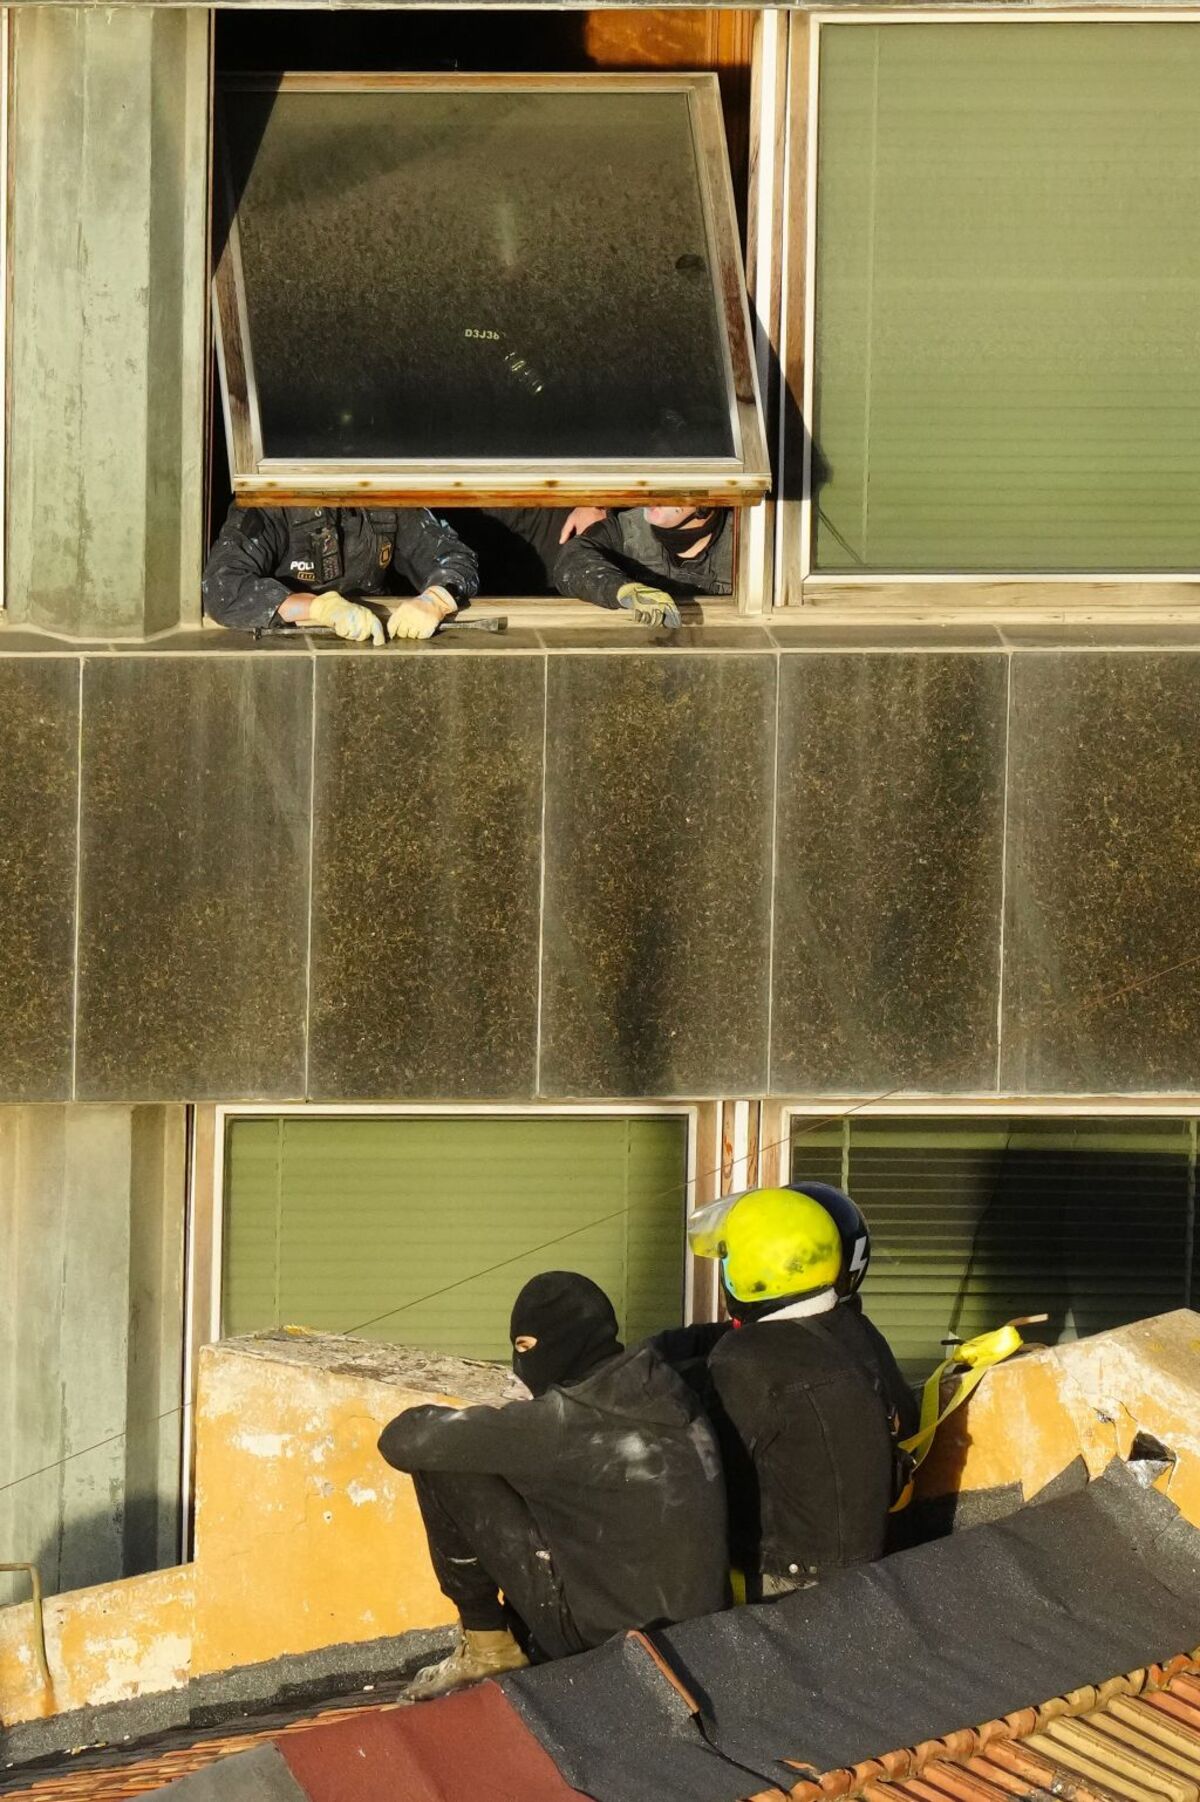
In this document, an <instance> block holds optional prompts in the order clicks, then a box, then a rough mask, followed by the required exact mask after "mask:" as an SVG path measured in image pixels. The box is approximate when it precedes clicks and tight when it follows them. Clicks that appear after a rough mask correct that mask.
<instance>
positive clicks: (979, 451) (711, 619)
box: [0, 3, 1200, 1588]
mask: <svg viewBox="0 0 1200 1802" xmlns="http://www.w3.org/2000/svg"><path fill="white" fill-rule="evenodd" d="M5 44H6V58H7V61H6V78H7V79H6V113H5V133H6V140H5V141H6V146H7V158H8V167H9V171H10V178H9V188H8V196H7V202H6V206H7V212H6V216H5V220H4V233H5V249H6V256H7V291H8V300H9V304H8V313H7V322H6V370H7V410H6V420H5V432H6V467H7V483H6V492H5V503H4V506H5V515H4V530H5V578H4V583H5V588H4V600H5V612H4V621H3V623H2V624H0V691H2V694H3V704H2V705H0V866H2V867H3V871H4V883H3V892H4V894H5V896H6V898H7V907H6V927H5V931H4V932H3V933H2V934H0V1046H2V1055H0V1102H2V1103H3V1105H2V1107H0V1198H2V1210H3V1215H2V1217H3V1219H4V1222H5V1241H6V1246H7V1248H8V1252H9V1255H8V1256H7V1257H6V1258H5V1261H4V1270H5V1275H4V1281H5V1284H6V1297H5V1299H6V1306H5V1308H4V1309H3V1311H2V1320H3V1324H2V1325H0V1334H2V1335H3V1346H4V1350H3V1358H4V1368H5V1371H6V1377H7V1380H6V1381H5V1383H4V1385H3V1392H4V1395H5V1397H6V1402H5V1407H6V1410H7V1417H6V1421H5V1429H4V1431H3V1434H2V1435H0V1443H2V1444H3V1448H4V1449H3V1453H2V1454H0V1545H5V1546H7V1548H8V1549H7V1550H6V1551H5V1552H4V1553H3V1554H2V1555H3V1556H4V1557H5V1558H8V1559H31V1558H32V1559H37V1560H38V1561H39V1563H40V1564H41V1566H42V1569H43V1576H44V1579H45V1581H46V1583H47V1586H48V1587H49V1588H55V1587H58V1588H69V1587H77V1586H79V1585H81V1584H84V1583H87V1582H91V1581H100V1580H102V1579H105V1578H108V1577H112V1576H116V1575H119V1574H121V1573H122V1572H132V1571H136V1570H141V1569H147V1568H152V1567H153V1566H154V1565H155V1564H156V1563H173V1562H174V1561H175V1559H176V1557H177V1555H178V1552H179V1548H180V1545H181V1543H186V1530H187V1493H188V1437H189V1434H188V1411H189V1401H190V1395H191V1383H192V1372H193V1369H194V1361H195V1354H196V1351H197V1349H198V1347H199V1346H200V1345H201V1344H203V1343H205V1342H206V1341H207V1340H209V1339H211V1338H214V1337H217V1336H219V1335H220V1334H221V1333H222V1332H223V1331H229V1330H234V1331H246V1330H253V1329H254V1328H257V1327H260V1326H269V1325H273V1324H284V1323H297V1324H302V1325H308V1326H312V1327H315V1328H319V1329H321V1330H324V1331H350V1330H356V1331H357V1330H361V1331H364V1332H367V1333H372V1332H374V1333H378V1334H382V1335H383V1336H388V1337H394V1338H398V1339H411V1340H415V1341H416V1342H417V1343H421V1344H429V1345H431V1346H435V1347H437V1348H438V1349H441V1350H446V1351H457V1352H460V1353H467V1354H470V1355H478V1356H499V1355H502V1353H503V1340H504V1320H505V1318H506V1309H507V1304H508V1301H509V1300H510V1299H511V1295H512V1293H513V1292H514V1290H515V1288H516V1286H517V1284H518V1283H519V1281H520V1280H521V1279H522V1278H523V1276H525V1275H527V1274H529V1273H530V1272H531V1271H532V1270H533V1269H536V1268H540V1267H544V1266H545V1265H547V1264H566V1265H572V1264H579V1265H581V1267H584V1268H587V1269H588V1270H590V1271H591V1272H592V1273H593V1274H595V1275H597V1276H598V1277H599V1278H600V1279H601V1280H603V1281H605V1283H606V1284H607V1286H608V1287H609V1288H610V1289H611V1290H612V1291H613V1293H614V1295H615V1296H617V1298H618V1300H619V1304H620V1311H621V1314H622V1318H623V1321H624V1322H625V1325H626V1330H627V1331H629V1332H631V1333H637V1332H640V1331H644V1330H649V1328H650V1327H651V1326H653V1325H654V1324H656V1323H657V1322H658V1321H660V1320H661V1319H663V1318H664V1317H667V1318H670V1317H672V1316H674V1317H675V1318H679V1317H680V1316H681V1315H682V1314H683V1313H684V1312H698V1313H703V1312H704V1311H705V1310H706V1309H708V1308H710V1307H711V1306H712V1305H713V1302H714V1297H713V1295H712V1293H711V1290H710V1289H709V1288H708V1287H707V1286H706V1278H705V1276H704V1274H703V1273H697V1272H693V1271H692V1270H691V1269H690V1268H689V1266H688V1263H687V1259H686V1257H685V1252H684V1235H683V1219H684V1213H685V1210H686V1208H687V1206H688V1205H690V1204H693V1203H695V1202H697V1201H701V1202H702V1201H704V1200H706V1199H708V1198H709V1197H711V1196H712V1195H714V1194H716V1193H719V1192H720V1191H721V1190H722V1189H723V1188H727V1187H729V1186H731V1185H738V1184H743V1183H746V1182H749V1181H754V1180H757V1179H763V1180H772V1179H775V1180H778V1179H781V1178H782V1177H784V1176H785V1175H786V1174H787V1173H788V1172H794V1173H795V1174H798V1175H799V1174H808V1175H812V1176H820V1177H823V1178H825V1179H826V1180H834V1181H841V1182H843V1183H848V1184H849V1186H850V1187H851V1188H852V1189H853V1191H854V1193H855V1194H856V1195H857V1196H858V1197H859V1199H860V1200H861V1201H862V1202H863V1203H864V1204H865V1205H866V1207H867V1211H868V1213H869V1214H870V1216H871V1218H872V1221H873V1223H874V1225H875V1229H876V1257H875V1264H874V1268H873V1271H872V1275H871V1277H870V1279H869V1285H868V1296H869V1305H870V1306H871V1308H872V1311H873V1312H874V1313H875V1315H876V1317H877V1318H878V1319H879V1320H880V1321H881V1323H882V1324H884V1325H885V1326H886V1327H887V1328H888V1329H889V1331H890V1332H891V1333H892V1334H893V1336H894V1337H895V1339H896V1341H897V1344H898V1348H899V1349H900V1351H901V1353H902V1354H903V1356H904V1358H905V1359H906V1361H907V1363H908V1365H909V1367H910V1368H911V1370H912V1371H913V1373H914V1375H915V1374H917V1373H919V1372H920V1371H922V1370H925V1369H928V1368H929V1366H930V1365H931V1364H932V1363H934V1362H935V1361H936V1360H937V1358H938V1357H939V1356H940V1355H941V1347H942V1344H943V1342H944V1341H945V1340H946V1339H948V1338H949V1339H953V1338H955V1337H963V1336H966V1335H967V1334H968V1333H969V1332H971V1331H975V1330H978V1329H979V1328H980V1327H981V1326H984V1325H989V1324H999V1323H1000V1321H1002V1320H1003V1319H1005V1318H1008V1317H1009V1316H1010V1315H1013V1314H1023V1313H1032V1312H1043V1311H1044V1312H1047V1313H1048V1314H1049V1315H1050V1317H1051V1318H1050V1321H1049V1322H1048V1324H1047V1328H1046V1332H1047V1334H1048V1335H1049V1336H1051V1337H1070V1336H1072V1335H1073V1334H1075V1333H1076V1332H1084V1331H1088V1330H1093V1329H1095V1328H1099V1327H1103V1326H1108V1325H1113V1324H1117V1323H1118V1322H1120V1321H1123V1320H1126V1319H1131V1318H1136V1317H1139V1316H1141V1315H1143V1314H1149V1313H1157V1312H1161V1311H1163V1310H1165V1309H1167V1308H1169V1307H1172V1306H1178V1305H1186V1304H1188V1303H1189V1302H1190V1301H1191V1298H1192V1282H1193V1273H1194V1268H1195V1232H1194V1217H1195V1188H1196V1183H1195V1174H1196V1164H1197V1129H1196V1121H1197V1119H1200V1026H1198V1024H1197V1010H1196V1006H1195V1002H1196V997H1197V978H1198V973H1200V951H1197V948H1196V928H1195V922H1196V918H1197V897H1198V893H1200V851H1198V849H1197V847H1198V845H1200V748H1198V747H1200V737H1198V734H1197V730H1196V723H1197V712H1198V709H1197V700H1196V684H1197V681H1198V679H1200V612H1198V611H1197V601H1198V598H1200V583H1198V579H1197V576H1196V570H1197V567H1198V566H1200V511H1198V509H1197V507H1196V502H1195V495H1196V492H1197V477H1198V476H1200V325H1198V324H1197V321H1198V320H1200V307H1198V306H1197V300H1198V299H1200V225H1198V223H1197V221H1198V220H1200V205H1197V202H1198V201H1200V192H1198V190H1200V129H1198V124H1197V112H1196V102H1195V94H1196V92H1197V91H1198V86H1200V84H1198V83H1197V81H1196V79H1195V77H1196V75H1197V74H1198V73H1200V14H1196V15H1193V14H1191V13H1189V11H1188V10H1187V9H1186V8H1184V7H1169V8H1168V7H1162V8H1160V7H1157V6H1155V5H1152V4H1144V5H1141V6H1134V7H1127V8H1125V9H1123V10H1112V9H1109V8H1107V7H1102V6H1098V5H1091V6H1087V7H1083V8H1077V9H1075V10H1072V11H1066V10H1062V9H1051V8H1047V9H1044V10H1036V9H1030V8H1028V7H1026V6H1019V7H1018V6H1014V7H1012V8H1011V9H1010V8H1007V7H1006V6H1004V5H1003V4H999V5H990V6H987V7H978V8H975V9H972V8H970V7H969V6H966V7H959V8H945V9H942V8H930V7H925V8H923V9H909V8H907V7H905V6H903V5H895V4H891V5H887V6H883V7H880V8H877V9H876V10H874V11H867V10H864V9H856V8H850V7H847V8H845V9H840V8H839V7H837V6H836V5H831V6H828V7H826V8H824V9H823V10H821V11H810V10H806V9H801V8H797V9H771V10H761V11H754V12H750V11H731V10H728V9H711V10H707V11H704V10H690V9H648V8H646V9H644V8H640V7H631V8H627V9H614V10H608V11H606V10H603V9H598V10H590V11H585V10H581V9H580V10H556V9H552V8H549V7H547V8H544V9H543V8H531V9H527V10H525V11H509V10H499V9H497V10H495V11H493V10H491V9H489V8H486V7H485V8H481V9H478V10H475V11H472V10H470V9H466V8H463V9H455V8H449V7H447V8H444V9H441V10H439V11H435V12H429V11H419V10H415V9H406V8H403V7H401V8H392V7H384V6H379V7H374V6H370V7H364V8H362V9H359V10H351V11H342V10H338V11H335V12H327V11H323V10H322V9H320V8H317V7H312V8H304V9H296V10H293V11H285V10H282V9H275V8H271V7H264V8H254V7H250V6H248V5H245V4H238V5H234V6H230V7H228V8H226V9H224V10H219V11H210V10H209V9H205V8H202V7H190V6H181V7H167V6H162V7H158V6H154V5H143V6H137V5H125V4H119V5H115V6H112V7H109V8H106V9H98V8H93V7H82V6H81V7H76V6H69V5H58V4H52V3H47V4H17V5H12V6H10V7H9V8H8V12H7V32H6V39H5ZM279 69H288V70H299V71H309V72H312V71H322V70H325V71H331V72H333V74H335V75H337V76H339V77H342V76H344V75H346V74H347V72H350V71H360V72H367V73H368V74H370V75H373V76H374V77H378V76H380V75H385V74H388V73H389V72H397V73H403V74H412V73H413V72H417V73H424V72H428V73H430V74H431V76H437V77H444V76H445V75H446V73H447V71H451V70H453V71H464V70H465V71H467V72H496V71H503V72H505V73H506V75H511V74H513V73H514V72H516V73H528V74H530V75H531V76H535V75H537V74H538V73H539V72H540V73H542V74H544V73H546V72H563V73H567V74H572V75H575V74H578V75H580V76H584V77H586V78H587V80H588V81H589V82H596V83H600V84H603V82H604V80H605V79H606V77H615V76H616V75H617V74H618V73H619V74H620V75H621V77H622V78H623V79H624V78H625V77H627V76H630V75H639V76H640V75H650V74H654V73H657V74H659V75H662V74H663V73H671V72H676V71H679V72H692V71H697V70H699V71H711V72H714V73H715V74H716V76H717V77H718V79H719V83H720V95H721V99H722V103H723V112H724V127H725V136H726V148H725V149H724V150H723V151H722V153H721V154H722V155H723V156H725V155H727V159H728V160H727V165H726V166H727V170H728V179H729V180H730V182H731V184H732V195H733V202H734V208H735V210H736V214H737V218H738V221H739V228H740V231H741V234H742V248H743V252H744V259H745V277H746V284H747V288H748V292H749V297H750V303H751V319H752V345H753V354H754V358H755V363H756V370H757V377H758V389H759V403H760V405H761V418H762V420H763V422H764V427H765V437H766V444H767V447H768V450H769V453H770V458H771V466H772V487H771V493H770V496H769V498H768V499H767V500H766V501H765V502H762V503H760V504H759V505H757V506H754V507H752V508H747V509H746V510H745V511H744V512H742V513H741V515H740V517H739V522H738V578H737V585H736V593H735V595H734V596H733V597H732V598H731V599H728V600H721V601H714V602H705V603H704V604H703V606H702V608H701V609H699V610H698V612H697V613H696V614H694V615H693V616H692V617H690V618H689V620H688V622H687V623H686V624H685V627H684V628H683V629H682V630H681V631H680V632H678V633H676V634H656V633H653V632H650V633H647V632H646V631H644V630H641V629H639V628H637V627H635V626H634V625H633V624H632V623H631V622H630V621H629V620H628V619H627V617H626V616H623V615H620V614H604V613H602V612H600V611H598V610H596V609H591V608H587V607H585V606H583V605H582V604H577V603H571V602H567V601H563V602H561V603H560V602H557V601H553V602H552V601H544V600H543V601H540V602H539V601H533V600H530V601H524V600H512V599H509V600H506V601H503V602H500V601H496V600H488V599H486V598H485V599H484V601H483V602H482V603H481V604H480V606H479V607H478V608H477V609H476V610H477V611H478V612H479V613H480V614H482V615H485V616H486V615H488V614H489V613H491V614H496V613H500V612H503V613H504V614H505V616H506V617H507V618H508V621H509V626H508V630H507V631H506V632H505V633H503V634H495V635H485V634H479V635H475V634H470V635H466V636H462V635H460V636H457V637H456V636H454V635H452V634H444V635H442V636H441V637H439V638H438V639H437V640H435V641H433V642H431V643H430V644H428V645H422V646H416V647H398V646H397V647H389V648H388V649H387V650H386V651H382V652H376V651H372V650H369V649H368V650H358V649H356V648H352V647H347V646H345V645H343V644H340V643H338V642H336V641H333V640H328V641H326V640H323V639H321V638H320V637H318V636H317V635H315V634H314V635H309V634H302V633H292V634H284V633H278V634H267V635H264V637H263V638H262V639H261V640H256V639H254V638H253V637H251V636H250V635H242V634H237V633H229V632H223V631H221V630H219V629H216V628H214V627H212V626H211V625H209V624H204V623H202V621H201V617H200V605H199V577H200V570H201V566H202V563H203V558H204V555H205V551H206V547H207V544H208V542H209V541H210V539H211V536H212V534H213V533H214V532H215V529H216V526H217V524H218V523H219V518H220V510H221V508H222V507H223V505H224V501H225V499H226V498H227V496H228V493H229V491H230V475H229V471H228V468H227V467H226V465H225V462H224V458H225V442H224V433H223V430H222V423H221V415H222V404H221V390H220V384H219V382H218V380H217V374H216V369H215V362H214V352H213V317H212V306H211V304H210V279H211V275H212V269H213V263H214V259H216V258H218V257H219V255H220V251H221V245H220V243H219V242H218V240H219V238H220V224H219V213H218V215H216V216H214V212H213V201H214V191H215V189H216V188H217V187H218V185H219V183H218V181H217V179H216V176H215V174H214V171H216V170H217V169H218V166H219V158H220V151H221V145H220V128H219V123H218V124H217V125H216V126H214V120H215V119H216V117H217V109H216V106H215V100H216V97H217V95H218V94H219V92H220V91H221V90H222V86H223V83H225V82H226V81H227V80H228V78H229V77H231V76H232V75H234V74H237V73H239V72H247V71H248V72H250V73H251V74H255V73H258V74H261V73H262V72H263V71H271V70H279ZM556 168H557V165H555V164H554V162H553V161H552V160H550V159H549V157H548V161H547V181H548V183H550V184H551V185H552V186H553V184H554V183H555V182H559V183H560V185H561V184H565V183H566V182H567V177H566V176H565V175H563V174H561V173H559V174H556V173H555V170H556ZM655 173H656V172H655V169H654V168H653V167H650V168H648V169H647V171H646V187H645V190H644V191H643V190H641V189H640V188H639V189H638V191H637V192H636V193H632V194H617V193H614V194H613V196H612V207H611V216H610V215H609V212H608V209H607V208H602V209H601V216H600V218H599V219H598V221H597V230H598V231H599V230H600V229H601V228H602V229H603V231H604V232H605V233H607V234H608V236H609V237H610V238H612V239H614V240H615V241H619V240H620V238H621V234H622V229H623V217H624V213H625V210H627V212H628V216H629V217H630V218H632V217H633V215H634V213H635V212H638V211H639V209H641V210H643V211H644V209H645V207H647V206H652V205H653V203H654V193H655ZM334 179H335V180H336V171H335V176H334ZM639 216H640V213H639ZM214 221H215V222H214ZM304 254H305V255H308V254H310V253H309V251H305V253H304ZM347 279H348V280H350V281H351V282H352V283H354V282H359V281H361V282H362V283H363V286H364V290H366V289H369V285H370V284H369V275H368V274H367V273H366V272H362V271H359V270H355V269H350V270H349V271H348V273H347ZM636 295H637V287H636V283H635V284H634V286H633V287H632V288H631V289H630V291H629V294H628V295H626V296H624V297H622V298H623V304H625V305H627V306H632V305H635V304H636ZM650 354H653V347H650ZM298 379H303V372H301V374H300V376H298ZM744 398H745V396H744V395H743V399H744ZM235 473H236V472H235ZM614 479H616V478H614ZM643 491H644V490H643ZM547 492H548V491H547ZM527 496H528V491H527V490H525V491H523V497H526V498H527ZM444 498H445V497H444V496H442V497H439V499H444ZM484 593H485V597H486V581H485V590H484Z"/></svg>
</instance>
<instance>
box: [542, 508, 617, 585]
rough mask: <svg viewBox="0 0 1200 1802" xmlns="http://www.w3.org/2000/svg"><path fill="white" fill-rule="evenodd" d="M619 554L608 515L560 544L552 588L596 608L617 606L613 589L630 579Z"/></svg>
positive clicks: (613, 520) (614, 524)
mask: <svg viewBox="0 0 1200 1802" xmlns="http://www.w3.org/2000/svg"><path fill="white" fill-rule="evenodd" d="M620 553H621V528H620V526H619V525H618V524H617V522H616V520H615V519H613V517H612V515H611V514H610V515H609V517H608V518H607V519H602V520H599V521H598V522H597V524H596V525H594V526H589V527H588V529H587V531H586V532H580V533H579V534H577V536H576V537H574V538H569V539H568V540H567V542H566V544H564V545H563V547H562V550H561V551H560V552H559V554H558V558H557V561H556V562H555V565H554V586H555V587H556V588H557V589H558V592H559V593H560V594H565V595H574V596H576V597H577V598H578V599H579V600H581V601H592V602H594V603H595V605H596V606H597V607H609V608H612V607H617V606H619V605H620V603H619V601H618V600H617V590H618V589H619V588H623V587H624V586H625V584H626V582H629V581H632V579H633V578H632V577H631V576H630V574H629V571H628V569H627V568H626V566H625V564H624V562H623V561H622V559H621V555H620Z"/></svg>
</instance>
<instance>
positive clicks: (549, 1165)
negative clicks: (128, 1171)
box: [223, 1115, 687, 1358]
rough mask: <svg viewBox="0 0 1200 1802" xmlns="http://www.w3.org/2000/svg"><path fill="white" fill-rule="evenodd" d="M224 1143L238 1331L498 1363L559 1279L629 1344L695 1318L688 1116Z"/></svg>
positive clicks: (502, 1120)
mask: <svg viewBox="0 0 1200 1802" xmlns="http://www.w3.org/2000/svg"><path fill="white" fill-rule="evenodd" d="M227 1134H228V1136H227V1140H226V1156H225V1170H226V1176H225V1212H224V1232H223V1246H224V1268H223V1330H224V1331H225V1332H226V1333H248V1332H256V1331H259V1330H261V1329H263V1328H266V1327H273V1326H282V1325H288V1324H290V1325H302V1326H307V1327H312V1328H315V1329H319V1330H321V1331H324V1332H355V1331H360V1332H362V1334H363V1336H364V1337H369V1338H377V1339H387V1340H392V1341H403V1342H405V1343H408V1344H412V1345H421V1346H427V1347H430V1348H432V1349H436V1350H438V1351H442V1352H452V1353H456V1354H458V1355H459V1356H462V1357H472V1358H502V1357H506V1356H507V1355H508V1351H509V1345H508V1317H509V1310H510V1308H511V1306H512V1301H513V1297H514V1296H515V1294H516V1292H517V1290H518V1289H519V1288H520V1287H521V1285H522V1283H524V1282H525V1281H526V1280H527V1279H528V1278H529V1277H531V1276H534V1275H536V1274H537V1272H538V1271H541V1270H554V1269H568V1270H581V1271H583V1272H584V1273H585V1274H586V1275H588V1276H590V1277H593V1278H594V1279H595V1281H596V1282H598V1283H600V1284H601V1286H602V1287H603V1288H604V1289H605V1290H606V1291H607V1292H608V1294H609V1295H611V1297H612V1299H613V1303H614V1305H615V1307H616V1309H617V1313H618V1316H619V1317H620V1320H621V1325H622V1330H623V1332H624V1333H625V1334H626V1336H627V1337H628V1338H629V1339H637V1338H639V1337H641V1336H643V1335H644V1334H646V1333H650V1332H653V1331H655V1330H656V1329H657V1328H659V1327H662V1326H666V1325H672V1324H676V1323H678V1322H679V1321H680V1319H681V1318H682V1300H683V1266H684V1239H683V1214H684V1206H685V1198H686V1175H687V1170H686V1160H687V1126H686V1122H685V1121H684V1120H683V1119H682V1118H680V1117H679V1116H661V1117H660V1116H645V1115H639V1116H633V1117H629V1118H625V1119H607V1118H587V1119H582V1118H573V1119H572V1118H564V1117H560V1118H556V1119H534V1118H528V1117H526V1118H515V1117H488V1118H483V1117H480V1118H469V1117H459V1118H448V1117H445V1116H442V1117H424V1118H411V1117H391V1118H388V1117H385V1116H373V1117H357V1118H354V1117H340V1118H335V1119H330V1118H324V1119H322V1118H320V1117H317V1118H301V1117H294V1116H292V1117H279V1118H269V1119H263V1118H249V1119H234V1120H232V1121H231V1122H230V1124H229V1126H228V1129H227Z"/></svg>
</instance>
